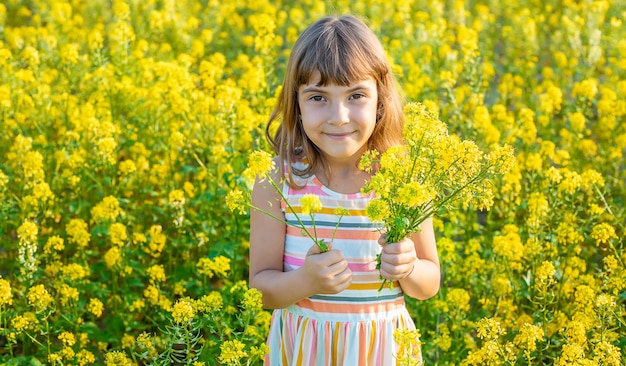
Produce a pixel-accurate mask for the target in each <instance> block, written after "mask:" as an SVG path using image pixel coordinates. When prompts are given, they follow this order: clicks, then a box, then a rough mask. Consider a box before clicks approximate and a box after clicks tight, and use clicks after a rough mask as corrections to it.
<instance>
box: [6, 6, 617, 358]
mask: <svg viewBox="0 0 626 366" xmlns="http://www.w3.org/2000/svg"><path fill="white" fill-rule="evenodd" d="M346 12H349V13H352V14H356V15H359V16H361V17H363V18H364V19H366V21H367V23H368V24H369V25H370V26H371V27H372V29H373V30H374V31H375V33H376V34H377V35H378V36H379V37H380V39H381V41H382V42H383V45H384V46H385V48H386V49H387V51H388V54H389V57H390V59H391V60H392V63H393V65H394V70H395V72H396V74H397V77H398V80H399V82H400V84H401V87H402V89H403V92H404V95H405V97H406V100H407V102H408V101H418V102H422V103H424V105H426V106H427V107H428V108H429V109H430V110H431V111H432V112H433V113H436V114H437V115H438V117H439V118H440V119H441V120H442V121H444V122H446V123H447V125H448V128H449V129H450V131H452V132H453V133H456V134H458V135H459V136H461V137H462V138H464V139H471V140H473V141H475V142H476V144H477V145H478V146H479V147H481V148H482V149H485V150H490V149H493V148H495V147H496V146H501V145H504V144H509V145H512V146H513V147H514V149H515V156H516V164H515V166H514V167H513V168H512V169H511V170H510V171H509V172H508V173H507V174H505V175H504V176H503V177H501V178H498V179H495V180H492V181H491V182H490V183H489V184H492V185H493V187H494V190H495V196H494V198H493V206H492V208H491V209H490V210H489V211H480V210H479V209H478V208H476V207H466V206H463V205H459V206H458V207H456V208H455V209H453V210H450V211H448V212H447V213H446V214H445V215H442V216H441V217H438V218H437V219H436V221H435V226H436V230H437V236H438V247H439V252H440V257H441V258H440V259H441V262H442V271H443V276H444V277H443V282H442V289H441V291H440V292H439V294H438V295H437V296H436V297H434V298H432V299H430V300H427V301H422V302H417V301H409V307H410V311H411V313H412V315H413V316H414V318H415V320H416V324H417V326H418V327H419V329H420V333H421V338H420V340H421V342H422V349H423V353H424V359H425V362H426V364H440V365H500V364H508V365H534V364H554V365H621V364H623V363H624V362H625V360H626V337H625V334H626V324H625V321H624V313H625V310H626V305H625V304H626V267H625V263H626V252H625V250H624V242H625V239H624V238H625V235H626V234H625V232H626V228H625V227H624V226H625V223H626V208H625V207H626V169H625V163H624V161H625V158H624V153H625V152H626V123H625V119H626V3H624V2H623V1H618V0H612V1H608V0H606V1H602V0H601V1H592V0H582V1H573V0H561V1H558V0H545V1H532V0H512V1H508V2H499V1H491V0H483V1H481V0H475V1H472V0H466V1H463V0H456V1H455V0H449V1H442V0H434V1H424V0H422V1H419V0H415V1H410V0H407V1H383V0H367V1H344V0H341V1H324V2H322V1H309V0H305V1H301V2H293V1H267V0H257V1H247V2H243V1H229V0H225V1H217V0H181V1H174V0H161V1H154V0H142V1H139V0H126V1H121V0H113V1H102V0H90V1H78V0H72V1H65V0H49V1H41V0H29V1H26V0H3V1H2V2H1V3H0V131H1V133H0V362H1V363H3V364H7V365H24V364H30V365H40V364H50V365H90V364H105V365H143V364H151V365H157V364H163V365H169V364H173V363H177V364H185V365H221V364H225V365H244V364H249V365H256V364H259V363H260V360H261V359H262V357H263V355H264V354H265V353H266V352H268V350H267V349H266V347H265V346H264V341H265V337H266V334H267V331H268V325H269V319H270V315H269V312H267V311H264V310H262V305H261V302H260V301H261V300H260V299H261V297H260V294H259V293H258V292H257V291H256V290H253V289H249V287H248V284H247V267H248V264H247V251H248V245H249V241H248V235H249V233H248V221H247V219H246V216H245V215H238V214H233V213H231V212H230V211H229V209H228V207H226V203H225V200H224V198H225V196H226V194H227V193H228V192H230V191H231V190H232V189H233V188H235V187H237V186H238V185H241V184H242V182H243V181H244V180H245V177H244V176H243V172H244V170H245V169H246V165H247V162H248V154H249V152H251V151H254V150H258V149H261V150H267V149H268V146H267V145H266V143H265V138H264V127H265V123H266V121H267V119H268V117H269V114H270V111H271V108H272V107H273V105H274V101H275V96H276V95H277V92H278V91H279V85H280V82H281V77H282V75H283V72H284V67H285V63H286V59H287V56H288V53H289V49H290V47H291V45H292V44H293V42H294V41H295V39H296V37H297V35H298V34H299V33H300V32H301V31H302V30H303V29H304V27H306V26H307V25H308V24H310V23H311V22H312V21H313V20H315V19H317V18H319V17H321V16H323V15H327V14H342V13H346ZM398 339H399V342H400V343H406V345H407V347H409V346H411V345H415V342H417V340H416V339H415V337H410V336H404V337H402V336H399V337H398ZM404 361H406V363H408V364H410V361H411V360H410V358H409V359H406V360H403V362H404Z"/></svg>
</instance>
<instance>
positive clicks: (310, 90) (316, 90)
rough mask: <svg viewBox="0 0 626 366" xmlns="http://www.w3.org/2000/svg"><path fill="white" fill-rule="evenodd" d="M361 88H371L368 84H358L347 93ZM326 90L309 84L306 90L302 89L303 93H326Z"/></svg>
mask: <svg viewBox="0 0 626 366" xmlns="http://www.w3.org/2000/svg"><path fill="white" fill-rule="evenodd" d="M361 89H369V88H368V87H367V86H365V85H363V84H357V85H355V86H354V87H352V88H350V89H348V90H347V91H346V92H347V93H352V92H355V91H357V90H361ZM324 92H325V90H324V89H321V88H319V87H317V86H307V87H305V88H304V90H302V93H303V94H304V93H324Z"/></svg>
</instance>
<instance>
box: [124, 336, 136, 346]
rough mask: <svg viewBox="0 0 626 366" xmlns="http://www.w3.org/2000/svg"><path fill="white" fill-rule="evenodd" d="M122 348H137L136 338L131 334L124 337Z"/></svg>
mask: <svg viewBox="0 0 626 366" xmlns="http://www.w3.org/2000/svg"><path fill="white" fill-rule="evenodd" d="M121 343H122V348H131V347H134V346H135V337H133V336H132V335H130V334H124V336H122V342H121Z"/></svg>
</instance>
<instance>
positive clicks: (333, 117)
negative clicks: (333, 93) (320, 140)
mask: <svg viewBox="0 0 626 366" xmlns="http://www.w3.org/2000/svg"><path fill="white" fill-rule="evenodd" d="M348 122H350V109H349V108H348V106H346V105H345V104H344V103H342V102H337V103H333V105H332V106H331V107H330V113H329V116H328V123H330V124H335V125H342V124H345V123H348Z"/></svg>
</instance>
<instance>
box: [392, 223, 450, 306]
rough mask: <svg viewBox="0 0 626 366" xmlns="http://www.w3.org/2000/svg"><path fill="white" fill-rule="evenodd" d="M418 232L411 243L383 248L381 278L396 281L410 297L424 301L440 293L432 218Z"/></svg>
mask: <svg viewBox="0 0 626 366" xmlns="http://www.w3.org/2000/svg"><path fill="white" fill-rule="evenodd" d="M421 228H422V231H421V232H419V233H415V234H413V235H411V238H410V239H404V240H401V241H399V242H398V243H390V244H386V245H384V246H383V250H382V254H381V274H382V276H383V277H384V278H387V279H389V280H393V281H396V280H399V281H400V286H401V287H402V290H403V291H404V293H406V294H407V295H409V296H410V297H413V298H416V299H420V300H425V299H428V298H430V297H433V296H435V295H436V294H437V292H438V291H439V286H440V282H441V270H440V267H439V255H438V254H437V245H436V240H435V232H434V229H433V223H432V218H430V219H427V220H426V221H424V222H423V223H422V225H421ZM382 240H383V242H384V238H383V239H382Z"/></svg>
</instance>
